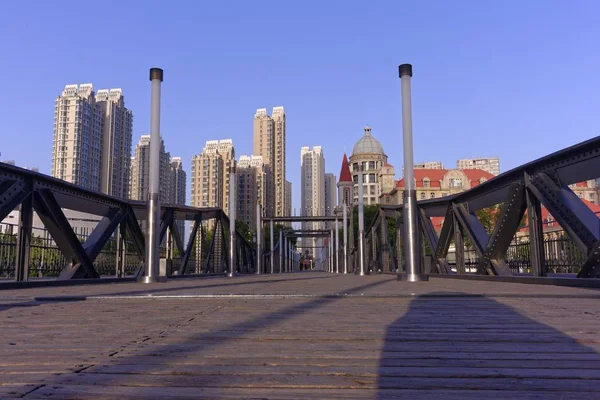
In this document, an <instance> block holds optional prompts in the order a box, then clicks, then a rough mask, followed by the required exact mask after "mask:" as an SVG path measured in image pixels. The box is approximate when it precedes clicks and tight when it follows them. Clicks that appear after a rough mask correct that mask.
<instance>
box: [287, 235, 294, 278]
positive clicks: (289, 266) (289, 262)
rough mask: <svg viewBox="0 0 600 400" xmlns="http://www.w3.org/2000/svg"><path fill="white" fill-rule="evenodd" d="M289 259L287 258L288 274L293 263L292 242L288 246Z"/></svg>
mask: <svg viewBox="0 0 600 400" xmlns="http://www.w3.org/2000/svg"><path fill="white" fill-rule="evenodd" d="M288 248H289V251H288V254H289V258H288V272H292V267H293V262H294V258H293V257H294V249H293V248H292V241H291V240H290V244H289V245H288Z"/></svg>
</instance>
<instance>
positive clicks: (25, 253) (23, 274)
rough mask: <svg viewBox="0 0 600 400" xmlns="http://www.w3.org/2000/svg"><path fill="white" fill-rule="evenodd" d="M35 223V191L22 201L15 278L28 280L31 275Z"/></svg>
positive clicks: (19, 280)
mask: <svg viewBox="0 0 600 400" xmlns="http://www.w3.org/2000/svg"><path fill="white" fill-rule="evenodd" d="M32 225H33V193H29V195H28V196H27V197H25V198H24V199H23V201H22V202H21V209H20V212H19V225H18V234H17V265H16V268H15V280H16V281H18V282H22V281H26V280H27V279H28V276H29V254H30V253H29V250H30V246H31V230H32Z"/></svg>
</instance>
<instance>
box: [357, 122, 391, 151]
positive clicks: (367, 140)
mask: <svg viewBox="0 0 600 400" xmlns="http://www.w3.org/2000/svg"><path fill="white" fill-rule="evenodd" d="M357 154H380V155H382V156H384V155H385V153H384V151H383V146H381V143H379V140H377V139H375V137H374V136H373V135H371V127H370V126H368V125H367V126H366V127H365V135H364V136H363V137H361V138H360V139H359V141H358V142H356V144H355V145H354V148H353V149H352V155H353V156H355V155H357Z"/></svg>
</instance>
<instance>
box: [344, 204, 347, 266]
mask: <svg viewBox="0 0 600 400" xmlns="http://www.w3.org/2000/svg"><path fill="white" fill-rule="evenodd" d="M343 207H344V212H343V219H344V274H347V273H348V206H347V205H346V203H344V206H343Z"/></svg>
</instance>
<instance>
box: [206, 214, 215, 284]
mask: <svg viewBox="0 0 600 400" xmlns="http://www.w3.org/2000/svg"><path fill="white" fill-rule="evenodd" d="M217 225H218V221H216V220H215V227H214V228H213V233H212V236H211V238H210V244H209V245H208V251H207V252H206V261H205V264H204V273H205V274H208V269H209V267H210V259H211V257H212V256H213V252H214V249H215V240H216V238H217Z"/></svg>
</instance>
